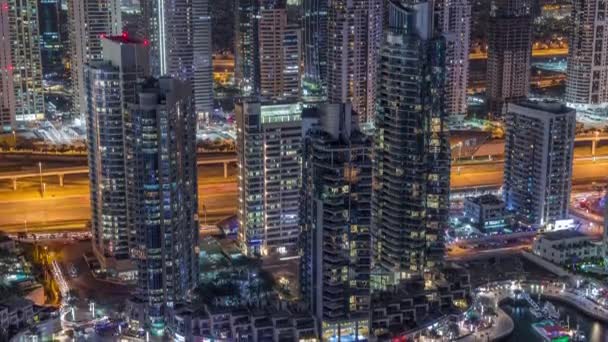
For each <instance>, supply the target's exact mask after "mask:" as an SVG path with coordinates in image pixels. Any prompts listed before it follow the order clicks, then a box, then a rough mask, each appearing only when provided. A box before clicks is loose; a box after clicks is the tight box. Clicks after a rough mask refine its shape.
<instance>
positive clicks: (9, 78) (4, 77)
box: [0, 2, 15, 130]
mask: <svg viewBox="0 0 608 342" xmlns="http://www.w3.org/2000/svg"><path fill="white" fill-rule="evenodd" d="M11 42H12V39H11V34H10V19H9V5H8V3H7V2H3V3H0V129H2V130H10V129H12V128H13V127H14V126H15V116H14V111H15V108H14V106H15V93H14V92H13V68H14V67H13V62H12V58H11V51H12V50H11Z"/></svg>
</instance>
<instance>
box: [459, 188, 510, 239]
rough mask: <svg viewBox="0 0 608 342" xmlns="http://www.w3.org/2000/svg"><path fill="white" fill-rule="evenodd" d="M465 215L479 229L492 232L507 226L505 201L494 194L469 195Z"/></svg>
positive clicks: (466, 200) (465, 203)
mask: <svg viewBox="0 0 608 342" xmlns="http://www.w3.org/2000/svg"><path fill="white" fill-rule="evenodd" d="M464 215H465V217H466V218H467V219H469V220H470V222H471V224H473V225H474V226H475V227H476V228H477V229H479V230H481V231H482V232H484V233H491V232H496V231H499V230H502V229H504V228H506V227H507V220H506V216H505V202H503V201H502V200H501V199H500V198H499V197H497V196H494V195H482V196H477V197H467V198H466V199H465V200H464Z"/></svg>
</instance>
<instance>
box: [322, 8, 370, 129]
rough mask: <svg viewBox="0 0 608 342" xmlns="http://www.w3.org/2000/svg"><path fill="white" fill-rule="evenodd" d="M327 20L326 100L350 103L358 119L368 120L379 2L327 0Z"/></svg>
mask: <svg viewBox="0 0 608 342" xmlns="http://www.w3.org/2000/svg"><path fill="white" fill-rule="evenodd" d="M327 23H328V28H327V49H328V50H327V93H328V94H327V100H328V102H329V103H347V102H350V103H352V105H353V110H354V111H355V112H356V113H357V114H358V117H359V120H360V121H361V122H367V121H370V120H372V118H373V117H374V112H375V107H374V105H375V93H376V66H377V63H376V60H377V57H378V49H379V43H380V40H381V34H382V1H379V0H332V1H329V4H328V10H327Z"/></svg>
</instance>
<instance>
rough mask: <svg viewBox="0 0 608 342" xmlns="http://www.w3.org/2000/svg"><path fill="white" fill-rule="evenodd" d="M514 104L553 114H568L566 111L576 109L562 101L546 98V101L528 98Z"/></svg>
mask: <svg viewBox="0 0 608 342" xmlns="http://www.w3.org/2000/svg"><path fill="white" fill-rule="evenodd" d="M510 105H511V104H510ZM513 105H516V106H519V107H523V108H529V109H535V110H540V111H543V112H545V113H551V114H566V113H570V112H573V111H574V109H572V108H570V107H568V106H566V105H565V104H563V103H561V102H558V101H550V100H545V101H535V100H526V101H522V102H518V103H515V104H513Z"/></svg>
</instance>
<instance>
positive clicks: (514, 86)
mask: <svg viewBox="0 0 608 342" xmlns="http://www.w3.org/2000/svg"><path fill="white" fill-rule="evenodd" d="M531 54H532V15H531V13H530V4H529V3H528V1H527V0H494V1H493V2H492V5H491V11H490V23H489V27H488V66H487V75H486V94H487V96H486V98H487V101H488V103H489V109H490V112H491V113H492V114H494V115H501V114H502V113H503V110H504V105H505V104H506V103H507V102H514V101H520V100H524V99H525V98H526V96H527V95H528V90H529V89H530V58H531Z"/></svg>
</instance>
